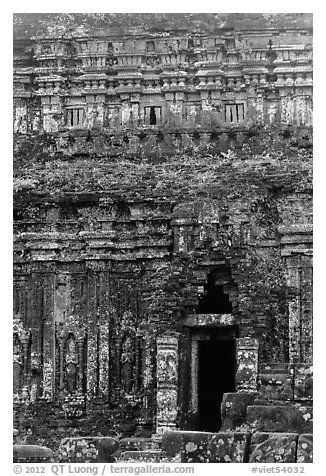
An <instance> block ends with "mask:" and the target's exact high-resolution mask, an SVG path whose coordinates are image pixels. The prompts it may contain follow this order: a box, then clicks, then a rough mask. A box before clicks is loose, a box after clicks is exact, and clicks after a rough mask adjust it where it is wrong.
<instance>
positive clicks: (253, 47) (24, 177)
mask: <svg viewBox="0 0 326 476" xmlns="http://www.w3.org/2000/svg"><path fill="white" fill-rule="evenodd" d="M51 15H52V16H51ZM51 15H49V14H38V15H27V14H25V15H16V16H15V35H14V37H15V40H14V138H15V140H14V144H15V200H14V203H15V205H14V236H15V247H14V251H15V256H14V276H15V278H14V297H15V299H14V301H15V308H14V327H13V333H14V364H13V365H14V370H13V372H14V406H15V418H16V420H15V425H16V426H17V428H18V429H19V431H20V432H21V434H28V432H30V436H29V438H30V441H34V442H37V441H41V440H42V438H43V440H44V441H47V438H51V441H52V443H53V441H54V440H55V438H57V439H58V438H60V437H62V436H65V435H69V434H70V433H69V432H72V433H73V432H74V431H76V428H78V431H79V433H80V434H97V433H98V432H102V434H106V433H107V431H108V428H109V429H110V430H113V429H115V430H117V431H119V432H120V433H122V434H127V435H130V434H152V433H158V434H160V433H162V432H164V431H165V430H167V429H173V428H181V429H193V430H210V431H216V430H218V429H219V428H220V427H221V424H224V425H226V426H227V425H231V426H232V425H234V424H235V423H234V421H233V422H232V421H231V420H232V418H231V417H230V416H228V412H227V409H228V407H229V406H230V405H231V404H233V403H232V402H235V401H236V400H237V398H238V396H239V395H240V396H241V402H242V403H243V402H244V401H246V402H247V403H246V405H248V408H249V410H248V411H247V413H246V417H243V418H242V417H241V415H242V414H241V415H240V414H239V415H240V416H239V419H238V421H237V422H236V423H237V424H239V425H241V424H245V423H246V422H248V421H249V422H250V421H263V419H264V418H265V416H266V415H267V413H268V411H270V408H271V407H273V408H274V407H275V406H277V407H278V408H281V410H280V411H281V412H282V408H285V407H284V406H282V405H281V404H280V402H283V403H284V402H285V403H286V404H287V405H288V407H289V405H290V403H291V402H292V403H293V404H294V403H298V404H299V406H300V405H301V404H303V403H304V402H305V403H306V404H310V403H311V399H312V396H311V359H312V290H311V287H312V210H311V207H312V200H311V195H312V193H311V192H312V190H311V189H312V186H311V125H312V31H311V18H310V16H309V15H306V14H292V15H278V16H273V14H269V15H249V16H248V15H247V16H246V17H243V16H241V15H233V14H232V15H226V14H221V15H213V14H207V15H206V14H205V15H204V14H189V15H182V14H180V15H179V14H178V15H177V14H175V15H174V14H160V15H156V16H155V18H154V17H153V16H152V15H150V14H143V15H140V14H139V15H138V14H131V15H127V14H124V15H123V14H121V15H118V14H117V15H109V14H99V15H95V14H93V15H86V14H76V15H68V14H64V15H56V14H51ZM223 395H224V397H223ZM223 398H224V400H223ZM222 400H223V404H222V410H220V406H221V403H222ZM254 403H255V405H253V404H254ZM268 403H269V405H268ZM284 405H285V404H284ZM250 409H251V410H250ZM245 410H246V408H245V409H244V410H242V411H243V412H245ZM240 413H241V412H240ZM309 415H310V414H309ZM266 418H267V416H266ZM309 418H310V416H309ZM309 418H308V417H305V418H304V420H303V424H304V423H305V422H307V419H308V420H309ZM230 419H231V420H230ZM230 421H231V422H230ZM223 422H224V423H223ZM289 426H290V427H291V422H290V423H289ZM60 432H61V433H60ZM43 440H42V441H43ZM49 444H51V442H50V443H49Z"/></svg>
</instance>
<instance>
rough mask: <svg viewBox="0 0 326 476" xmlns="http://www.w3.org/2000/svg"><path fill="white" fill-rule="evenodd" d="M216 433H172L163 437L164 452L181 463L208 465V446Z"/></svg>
mask: <svg viewBox="0 0 326 476" xmlns="http://www.w3.org/2000/svg"><path fill="white" fill-rule="evenodd" d="M214 435H215V433H209V432H204V431H170V432H167V433H164V434H163V436H162V452H163V455H164V456H167V457H168V458H170V459H172V458H174V459H175V460H178V461H180V462H181V463H207V462H208V455H207V445H208V443H209V441H210V440H211V439H212V437H213V436H214Z"/></svg>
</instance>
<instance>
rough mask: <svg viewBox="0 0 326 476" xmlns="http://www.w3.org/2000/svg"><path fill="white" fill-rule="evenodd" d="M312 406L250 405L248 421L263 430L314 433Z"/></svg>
mask: <svg viewBox="0 0 326 476" xmlns="http://www.w3.org/2000/svg"><path fill="white" fill-rule="evenodd" d="M312 418H313V414H312V407H306V406H300V405H249V406H248V407H247V423H248V424H250V425H252V426H254V427H256V428H257V430H258V431H262V432H287V433H288V432H290V433H312V421H313V420H312Z"/></svg>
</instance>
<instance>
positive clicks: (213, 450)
mask: <svg viewBox="0 0 326 476" xmlns="http://www.w3.org/2000/svg"><path fill="white" fill-rule="evenodd" d="M249 441H250V433H242V432H219V433H216V434H215V435H214V436H213V437H212V439H211V440H210V442H209V443H208V447H207V455H208V459H209V462H210V463H246V462H247V461H248V455H249Z"/></svg>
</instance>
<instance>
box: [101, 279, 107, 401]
mask: <svg viewBox="0 0 326 476" xmlns="http://www.w3.org/2000/svg"><path fill="white" fill-rule="evenodd" d="M108 288H109V279H108V273H106V272H105V271H104V272H101V273H100V283H99V294H100V296H99V312H100V324H99V393H100V396H101V397H102V398H103V399H104V400H106V401H108V400H109V393H110V372H109V369H110V314H109V289H108Z"/></svg>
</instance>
